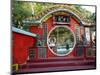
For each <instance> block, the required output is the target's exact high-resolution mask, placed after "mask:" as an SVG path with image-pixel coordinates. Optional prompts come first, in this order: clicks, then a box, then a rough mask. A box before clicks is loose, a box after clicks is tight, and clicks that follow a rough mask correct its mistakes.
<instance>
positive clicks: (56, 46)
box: [47, 26, 76, 56]
mask: <svg viewBox="0 0 100 75" xmlns="http://www.w3.org/2000/svg"><path fill="white" fill-rule="evenodd" d="M75 44H76V40H75V34H74V32H73V31H72V30H71V29H70V28H69V27H67V26H55V27H54V28H52V29H51V30H50V31H49V34H48V37H47V45H48V48H49V49H50V51H51V52H52V53H53V54H55V55H57V56H65V55H68V54H69V53H70V52H72V51H73V48H74V47H75Z"/></svg>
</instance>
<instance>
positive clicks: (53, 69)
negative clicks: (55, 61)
mask: <svg viewBox="0 0 100 75" xmlns="http://www.w3.org/2000/svg"><path fill="white" fill-rule="evenodd" d="M88 69H96V68H95V66H94V65H84V66H60V67H44V68H41V67H39V68H30V69H29V68H26V69H21V70H19V71H15V72H13V73H16V74H19V73H39V72H57V71H73V70H88Z"/></svg>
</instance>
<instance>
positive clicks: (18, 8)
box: [12, 1, 32, 24]
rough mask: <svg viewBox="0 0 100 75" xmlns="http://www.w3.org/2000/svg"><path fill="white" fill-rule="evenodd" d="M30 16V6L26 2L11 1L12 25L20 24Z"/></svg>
mask: <svg viewBox="0 0 100 75" xmlns="http://www.w3.org/2000/svg"><path fill="white" fill-rule="evenodd" d="M31 15H32V10H31V5H30V4H29V3H27V2H21V1H13V3H12V19H13V22H14V24H18V22H20V24H22V20H23V19H25V18H26V17H28V16H31Z"/></svg>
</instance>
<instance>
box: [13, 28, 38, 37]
mask: <svg viewBox="0 0 100 75" xmlns="http://www.w3.org/2000/svg"><path fill="white" fill-rule="evenodd" d="M12 31H13V32H17V33H20V34H25V35H28V36H32V37H37V35H36V34H34V33H31V32H27V31H24V30H21V29H18V28H16V27H12Z"/></svg>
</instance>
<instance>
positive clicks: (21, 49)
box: [12, 32, 36, 64]
mask: <svg viewBox="0 0 100 75" xmlns="http://www.w3.org/2000/svg"><path fill="white" fill-rule="evenodd" d="M12 39H13V41H12V52H13V53H12V54H13V55H12V56H13V64H22V63H25V61H26V60H27V58H28V48H29V47H32V46H34V44H35V42H36V38H34V37H31V36H28V35H24V34H20V33H16V32H13V38H12Z"/></svg>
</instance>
